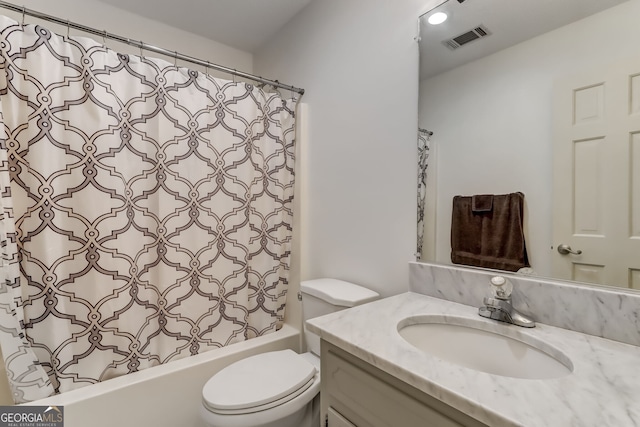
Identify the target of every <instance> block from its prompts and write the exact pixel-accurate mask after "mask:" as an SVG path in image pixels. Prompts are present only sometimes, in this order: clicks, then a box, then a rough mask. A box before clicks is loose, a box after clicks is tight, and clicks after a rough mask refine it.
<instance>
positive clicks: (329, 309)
mask: <svg viewBox="0 0 640 427" xmlns="http://www.w3.org/2000/svg"><path fill="white" fill-rule="evenodd" d="M300 292H301V293H302V318H303V321H304V336H305V341H306V343H307V351H311V352H312V353H314V354H316V355H320V337H319V336H317V335H316V334H314V333H312V332H309V331H307V325H306V322H307V320H309V319H313V318H314V317H319V316H324V315H325V314H330V313H333V312H336V311H340V310H344V309H346V308H349V307H355V306H357V305H360V304H365V303H367V302H370V301H374V300H376V299H378V298H380V295H379V294H378V293H377V292H374V291H372V290H371V289H367V288H365V287H362V286H360V285H356V284H355V283H351V282H345V281H343V280H338V279H328V278H324V279H314V280H305V281H302V282H301V283H300Z"/></svg>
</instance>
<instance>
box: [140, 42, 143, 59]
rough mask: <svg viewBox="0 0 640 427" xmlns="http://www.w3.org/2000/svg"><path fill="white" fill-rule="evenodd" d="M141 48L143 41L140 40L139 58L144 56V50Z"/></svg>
mask: <svg viewBox="0 0 640 427" xmlns="http://www.w3.org/2000/svg"><path fill="white" fill-rule="evenodd" d="M143 48H144V42H143V41H142V40H140V58H144V52H142V49H143Z"/></svg>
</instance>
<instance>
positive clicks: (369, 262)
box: [254, 0, 440, 295]
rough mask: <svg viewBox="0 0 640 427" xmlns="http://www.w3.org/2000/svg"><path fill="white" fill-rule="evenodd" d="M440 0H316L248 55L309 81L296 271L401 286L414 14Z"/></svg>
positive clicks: (262, 70) (409, 235) (409, 207)
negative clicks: (299, 255) (302, 214)
mask: <svg viewBox="0 0 640 427" xmlns="http://www.w3.org/2000/svg"><path fill="white" fill-rule="evenodd" d="M438 3H440V1H438V0H427V1H425V0H395V1H389V0H370V1H362V0H317V1H315V2H312V3H311V4H310V5H309V6H308V7H307V8H306V9H304V10H303V11H302V12H301V13H300V14H298V15H297V16H296V18H294V20H293V21H292V22H290V24H289V25H288V26H287V27H286V28H284V29H283V31H281V32H280V33H279V34H278V35H277V36H276V37H275V39H274V40H272V41H271V42H270V43H269V44H268V45H267V46H266V47H265V48H263V49H261V50H260V51H259V52H257V53H256V54H255V57H254V67H255V71H256V73H257V74H260V75H269V76H272V78H277V79H279V80H280V81H286V82H288V83H291V84H294V85H296V86H298V87H303V88H304V89H305V90H306V93H305V95H304V96H303V98H302V101H303V102H304V103H306V104H308V106H309V117H308V134H309V140H308V141H307V144H306V147H305V149H306V155H305V158H306V159H307V160H308V161H307V163H306V167H305V170H298V171H297V173H298V177H300V176H302V177H303V179H304V180H305V191H303V192H302V194H298V197H302V198H303V199H304V200H303V202H302V203H303V205H304V208H303V212H305V213H306V218H304V224H305V225H304V228H303V230H302V269H303V271H302V279H309V278H317V277H323V276H328V277H336V278H340V279H343V280H350V281H353V282H355V283H360V284H362V285H365V286H368V287H370V288H372V289H374V290H376V291H378V292H380V293H381V294H383V295H391V294H395V293H399V292H404V291H406V290H407V289H408V266H407V262H408V261H410V260H412V259H413V254H414V252H415V244H416V197H417V195H416V191H417V165H416V162H417V153H416V151H417V148H416V147H417V142H416V141H417V134H416V127H417V103H418V46H417V44H416V42H415V41H414V39H413V38H414V36H415V35H416V31H417V26H416V25H417V24H416V23H417V18H418V16H419V15H420V14H421V13H422V12H425V11H427V10H429V9H431V8H432V7H433V6H434V5H435V4H438Z"/></svg>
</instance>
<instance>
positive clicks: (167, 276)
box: [0, 17, 295, 402]
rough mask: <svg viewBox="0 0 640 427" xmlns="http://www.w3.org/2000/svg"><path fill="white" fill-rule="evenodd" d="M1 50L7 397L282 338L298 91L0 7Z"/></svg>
mask: <svg viewBox="0 0 640 427" xmlns="http://www.w3.org/2000/svg"><path fill="white" fill-rule="evenodd" d="M0 49H1V55H2V57H1V58H0V61H1V64H0V66H1V70H0V109H1V111H0V113H1V120H2V127H3V134H2V135H1V137H2V141H1V142H2V146H1V147H0V148H1V150H0V189H2V190H3V191H2V195H1V203H2V212H0V215H1V216H0V238H2V241H3V242H2V245H0V246H1V247H2V250H3V251H4V252H3V253H2V260H3V266H2V275H3V278H4V283H3V285H2V286H3V288H2V289H1V290H0V308H1V309H2V310H1V311H2V313H0V322H2V323H0V329H1V332H0V344H2V352H3V353H4V359H5V362H6V365H7V370H8V375H9V377H10V384H11V387H12V390H13V392H14V397H15V400H16V401H17V402H23V401H30V400H34V399H37V398H40V397H44V396H46V395H48V394H51V393H52V392H53V391H54V390H55V391H56V392H64V391H67V390H71V389H75V388H78V387H81V386H84V385H88V384H93V383H96V382H99V381H102V380H106V379H109V378H113V377H116V376H119V375H123V374H127V373H130V372H135V371H138V370H141V369H143V368H147V367H150V366H154V365H158V364H162V363H166V362H168V361H172V360H176V359H179V358H183V357H186V356H189V355H195V354H198V353H202V352H205V351H207V350H210V349H214V348H218V347H221V346H225V345H228V344H231V343H234V342H238V341H243V340H246V339H250V338H253V337H256V336H260V335H263V334H266V333H269V332H272V331H274V330H276V329H277V328H278V327H279V326H280V324H281V323H282V320H283V316H284V305H285V297H286V291H287V283H288V274H289V258H290V251H291V228H292V199H293V161H294V159H293V153H294V133H295V131H294V129H295V123H294V110H295V100H289V101H285V100H283V99H282V97H281V96H280V95H279V94H266V93H264V92H263V91H262V90H260V89H258V88H256V87H254V86H252V85H250V84H246V83H234V82H231V81H227V80H221V79H215V78H212V77H210V76H206V75H203V74H202V73H199V72H197V71H193V70H189V69H186V68H182V67H176V66H175V65H174V64H170V63H168V62H166V61H162V60H159V59H151V58H145V57H137V56H133V55H123V54H117V53H116V52H114V51H112V50H109V49H107V48H105V47H104V46H102V45H101V44H100V43H97V42H95V41H93V40H90V39H87V38H67V37H60V36H58V35H56V34H53V33H51V32H50V31H48V30H47V29H46V28H44V27H42V26H36V25H25V26H24V27H22V26H21V25H20V24H18V23H16V22H15V21H13V20H11V19H9V18H6V17H0ZM36 359H37V360H36Z"/></svg>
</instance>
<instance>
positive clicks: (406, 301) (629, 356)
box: [307, 270, 640, 427]
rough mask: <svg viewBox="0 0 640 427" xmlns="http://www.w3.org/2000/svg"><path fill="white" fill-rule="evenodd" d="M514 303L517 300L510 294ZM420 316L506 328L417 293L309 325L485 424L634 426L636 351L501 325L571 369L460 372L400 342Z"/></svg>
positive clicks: (468, 308)
mask: <svg viewBox="0 0 640 427" xmlns="http://www.w3.org/2000/svg"><path fill="white" fill-rule="evenodd" d="M414 273H415V270H412V275H413V274H414ZM412 277H413V276H412ZM467 286H469V283H467ZM514 286H515V287H518V286H519V283H518V284H516V283H514ZM481 288H482V290H485V289H486V288H485V287H481ZM452 289H453V288H452ZM460 290H462V289H460V288H458V291H460ZM480 300H481V298H480ZM514 300H515V301H516V302H517V301H520V300H519V299H517V297H516V296H514ZM556 307H561V306H556ZM585 311H586V310H585V309H583V310H581V316H580V317H583V316H585ZM421 315H445V316H455V317H457V318H459V319H460V318H461V319H470V320H471V321H474V322H477V321H479V320H480V321H482V322H485V323H486V324H487V327H488V328H496V327H502V328H504V327H505V325H504V324H502V323H499V322H495V321H492V320H489V319H485V318H482V317H480V316H478V314H477V304H475V303H474V304H473V305H463V304H460V303H456V302H451V301H446V300H443V299H439V298H434V297H431V296H427V295H421V294H418V293H415V292H408V293H405V294H401V295H396V296H393V297H390V298H386V299H383V300H380V301H376V302H373V303H369V304H366V305H364V306H360V307H355V308H353V309H350V310H346V311H342V312H338V313H334V314H330V315H327V316H323V317H320V318H316V319H312V320H310V321H308V322H307V327H308V328H309V330H311V331H312V332H315V333H318V334H319V335H320V336H321V338H322V339H323V340H325V341H327V342H329V343H331V344H333V345H336V346H338V347H340V348H342V349H343V350H345V351H347V352H349V353H351V354H353V355H354V356H356V357H358V358H359V359H361V360H363V361H365V362H367V363H369V364H371V365H373V366H374V367H376V368H378V369H381V370H383V371H385V372H387V373H389V374H390V375H392V376H394V377H395V378H397V379H399V380H401V381H403V382H405V383H407V384H409V385H411V386H413V387H415V388H416V389H418V390H420V391H422V392H424V393H426V394H428V395H430V396H432V397H435V398H436V399H438V400H440V401H442V402H443V403H445V404H447V405H449V406H451V407H453V408H454V409H457V410H458V411H462V412H464V413H465V414H468V415H469V416H471V417H473V418H475V419H477V420H478V421H480V422H483V423H485V424H487V425H491V426H528V427H536V426H541V427H542V426H544V427H553V426H558V427H565V426H570V425H575V426H581V427H589V426H593V427H595V426H598V427H600V426H603V425H607V426H609V425H610V426H614V425H615V426H620V427H624V426H635V425H640V402H639V401H638V396H640V372H638V370H637V366H639V365H640V348H639V347H636V346H633V345H629V344H624V343H620V342H616V341H612V340H609V339H603V338H601V337H597V336H593V335H587V334H583V333H579V332H574V331H570V330H567V329H561V328H557V327H554V326H548V325H546V324H544V322H542V323H537V326H536V327H535V328H533V329H525V328H518V327H517V326H513V325H511V326H506V327H508V328H511V329H510V331H509V332H510V334H511V335H512V336H516V337H517V336H525V338H526V336H529V337H532V338H534V339H537V340H542V341H543V342H545V343H547V344H549V345H551V346H553V347H555V349H557V350H559V351H560V352H562V353H563V354H564V355H566V356H567V357H568V358H569V359H570V360H571V363H572V364H573V372H572V373H571V374H570V375H568V376H565V377H561V378H555V379H547V380H528V379H517V378H509V377H503V376H497V375H491V374H487V373H484V372H479V371H475V370H471V369H467V368H463V367H461V366H458V365H455V364H453V363H450V362H447V361H444V360H441V359H438V358H436V357H434V356H431V355H429V354H426V353H423V352H422V351H420V350H418V349H417V348H415V347H413V346H412V345H411V344H409V343H408V342H406V341H405V340H404V339H403V338H402V337H401V336H400V335H399V334H398V332H397V329H398V324H399V322H401V321H402V320H403V319H406V318H408V317H413V316H421ZM536 320H537V319H536ZM463 322H464V320H463ZM496 325H497V326H496ZM636 331H637V329H636ZM636 333H637V332H636ZM525 341H526V340H525ZM479 351H481V349H479Z"/></svg>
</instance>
